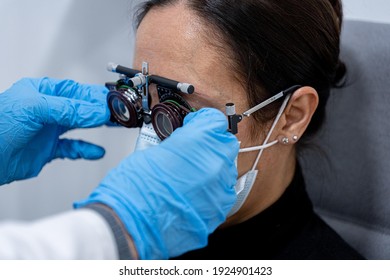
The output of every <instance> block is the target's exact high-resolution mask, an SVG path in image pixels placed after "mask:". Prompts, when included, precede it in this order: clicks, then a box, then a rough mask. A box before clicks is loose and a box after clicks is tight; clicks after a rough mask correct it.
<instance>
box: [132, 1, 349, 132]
mask: <svg viewBox="0 0 390 280" xmlns="http://www.w3.org/2000/svg"><path fill="white" fill-rule="evenodd" d="M179 2H182V3H185V4H186V5H187V6H188V7H189V8H190V9H192V10H193V11H194V12H195V13H196V14H197V15H198V16H199V18H200V19H201V20H203V21H204V22H205V23H206V24H205V26H208V27H210V28H211V31H213V35H215V36H216V38H218V39H219V40H222V42H223V44H224V45H225V46H226V49H225V50H224V51H225V52H226V51H227V52H228V53H229V54H230V58H231V60H232V71H235V72H236V73H237V75H238V78H239V80H241V81H242V82H243V86H244V88H245V89H246V90H247V98H248V102H249V105H250V106H255V105H257V104H258V103H260V102H261V101H263V100H265V99H266V98H268V97H271V96H272V95H274V94H276V93H278V92H280V91H281V90H284V89H287V88H289V87H290V86H292V85H304V86H311V87H313V88H315V89H316V90H317V92H318V95H319V106H318V108H317V110H316V112H315V114H314V115H313V118H312V120H311V122H310V124H309V127H308V128H307V130H306V132H305V135H306V136H309V135H312V134H314V133H315V132H316V131H317V130H318V129H319V128H320V126H321V124H322V122H323V120H324V116H325V105H326V102H327V100H328V97H329V94H330V88H331V87H332V86H335V85H337V84H338V82H339V81H340V80H341V79H342V77H343V76H344V74H345V71H346V68H345V66H344V64H343V63H342V62H340V60H339V52H340V31H341V26H342V19H343V12H342V3H341V1H340V0H316V1H313V0H283V1H275V0H243V1H236V0H150V1H147V2H145V3H144V4H143V6H142V8H141V9H140V12H139V15H138V24H139V23H140V22H141V21H142V19H143V18H144V16H145V15H146V14H147V13H148V12H149V11H150V10H151V9H154V8H157V7H164V6H169V5H173V4H176V3H179ZM215 36H210V43H212V40H213V38H215ZM214 40H215V39H214ZM279 106H280V102H279V103H276V104H273V105H269V106H267V107H266V108H264V109H265V110H264V109H263V110H260V111H259V112H256V113H255V114H253V117H254V118H255V119H256V120H257V121H258V122H259V123H263V122H265V121H269V120H270V119H272V118H273V117H274V116H275V115H276V112H277V110H278V108H279Z"/></svg>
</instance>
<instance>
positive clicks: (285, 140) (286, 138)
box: [282, 137, 290, 145]
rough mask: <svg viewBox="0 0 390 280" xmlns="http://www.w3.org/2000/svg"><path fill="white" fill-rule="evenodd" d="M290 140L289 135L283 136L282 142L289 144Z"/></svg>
mask: <svg viewBox="0 0 390 280" xmlns="http://www.w3.org/2000/svg"><path fill="white" fill-rule="evenodd" d="M289 142H290V141H289V140H288V137H283V138H282V143H283V144H284V145H287V144H288V143H289Z"/></svg>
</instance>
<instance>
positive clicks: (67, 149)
mask: <svg viewBox="0 0 390 280" xmlns="http://www.w3.org/2000/svg"><path fill="white" fill-rule="evenodd" d="M104 154H105V150H104V148H102V147H100V146H97V145H95V144H92V143H88V142H84V141H82V140H70V139H60V140H59V141H58V144H57V148H56V150H55V153H54V156H53V159H55V158H69V159H79V158H83V159H90V160H94V159H100V158H102V157H103V156H104Z"/></svg>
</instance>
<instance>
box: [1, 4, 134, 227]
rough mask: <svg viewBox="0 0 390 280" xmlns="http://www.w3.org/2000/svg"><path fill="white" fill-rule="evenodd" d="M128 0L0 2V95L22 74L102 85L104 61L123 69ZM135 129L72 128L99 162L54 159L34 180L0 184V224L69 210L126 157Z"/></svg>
mask: <svg viewBox="0 0 390 280" xmlns="http://www.w3.org/2000/svg"><path fill="white" fill-rule="evenodd" d="M131 2H133V1H131V0H115V1H107V0H82V1H76V0H55V1H52V0H35V1H30V0H1V1H0V61H1V63H2V65H1V67H0V92H2V91H3V90H5V89H7V88H8V87H9V86H10V85H11V84H12V83H13V82H14V81H16V80H18V79H19V78H21V77H24V76H30V77H40V76H50V77H57V78H71V79H74V80H77V81H80V82H85V83H98V84H104V83H105V82H106V81H111V80H112V81H115V80H116V79H117V75H115V74H113V73H109V72H108V71H106V65H107V63H108V62H110V61H113V62H117V63H121V64H123V65H131V63H132V55H133V27H132V18H131V16H130V15H131V11H132V10H133V8H132V4H131ZM137 132H138V131H137V130H129V129H124V128H123V129H121V128H98V129H91V130H77V131H74V132H71V133H69V134H68V135H66V137H73V138H82V139H85V140H87V141H91V142H95V143H97V144H100V145H102V146H103V147H105V149H106V156H105V158H104V159H103V160H100V161H93V162H91V161H89V162H88V161H82V160H79V161H70V160H55V161H53V162H51V163H50V164H48V165H47V166H46V167H44V169H43V171H42V172H41V174H40V175H39V176H38V177H37V178H34V179H31V180H27V181H22V182H15V183H12V184H10V185H6V186H2V187H0V219H11V218H21V219H34V218H37V217H41V216H44V215H48V214H52V213H56V212H59V211H63V210H66V209H71V207H72V202H73V201H75V200H78V199H82V198H85V197H86V196H87V195H88V194H89V192H90V191H91V190H92V189H93V188H94V187H95V186H97V185H98V183H99V181H100V180H101V179H102V178H103V176H104V175H105V174H106V173H107V171H108V170H109V169H110V168H112V167H114V166H115V165H116V164H117V163H118V162H119V161H120V160H121V159H122V158H124V157H125V155H127V154H128V153H129V152H130V151H131V149H132V147H133V143H134V141H133V140H134V138H135V136H136V134H137Z"/></svg>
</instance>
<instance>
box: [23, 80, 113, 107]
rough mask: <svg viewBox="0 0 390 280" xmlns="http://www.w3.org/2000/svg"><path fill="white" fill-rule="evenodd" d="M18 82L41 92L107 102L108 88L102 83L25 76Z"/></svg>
mask: <svg viewBox="0 0 390 280" xmlns="http://www.w3.org/2000/svg"><path fill="white" fill-rule="evenodd" d="M18 83H23V84H29V85H30V86H33V87H34V88H36V90H37V91H39V92H40V93H43V94H46V95H51V96H61V97H67V98H72V99H78V100H84V101H88V102H97V103H106V95H107V93H108V89H107V88H106V87H105V86H101V85H85V84H79V83H77V82H75V81H72V80H59V79H52V78H47V77H44V78H36V79H34V78H24V79H22V80H20V81H19V82H18Z"/></svg>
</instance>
